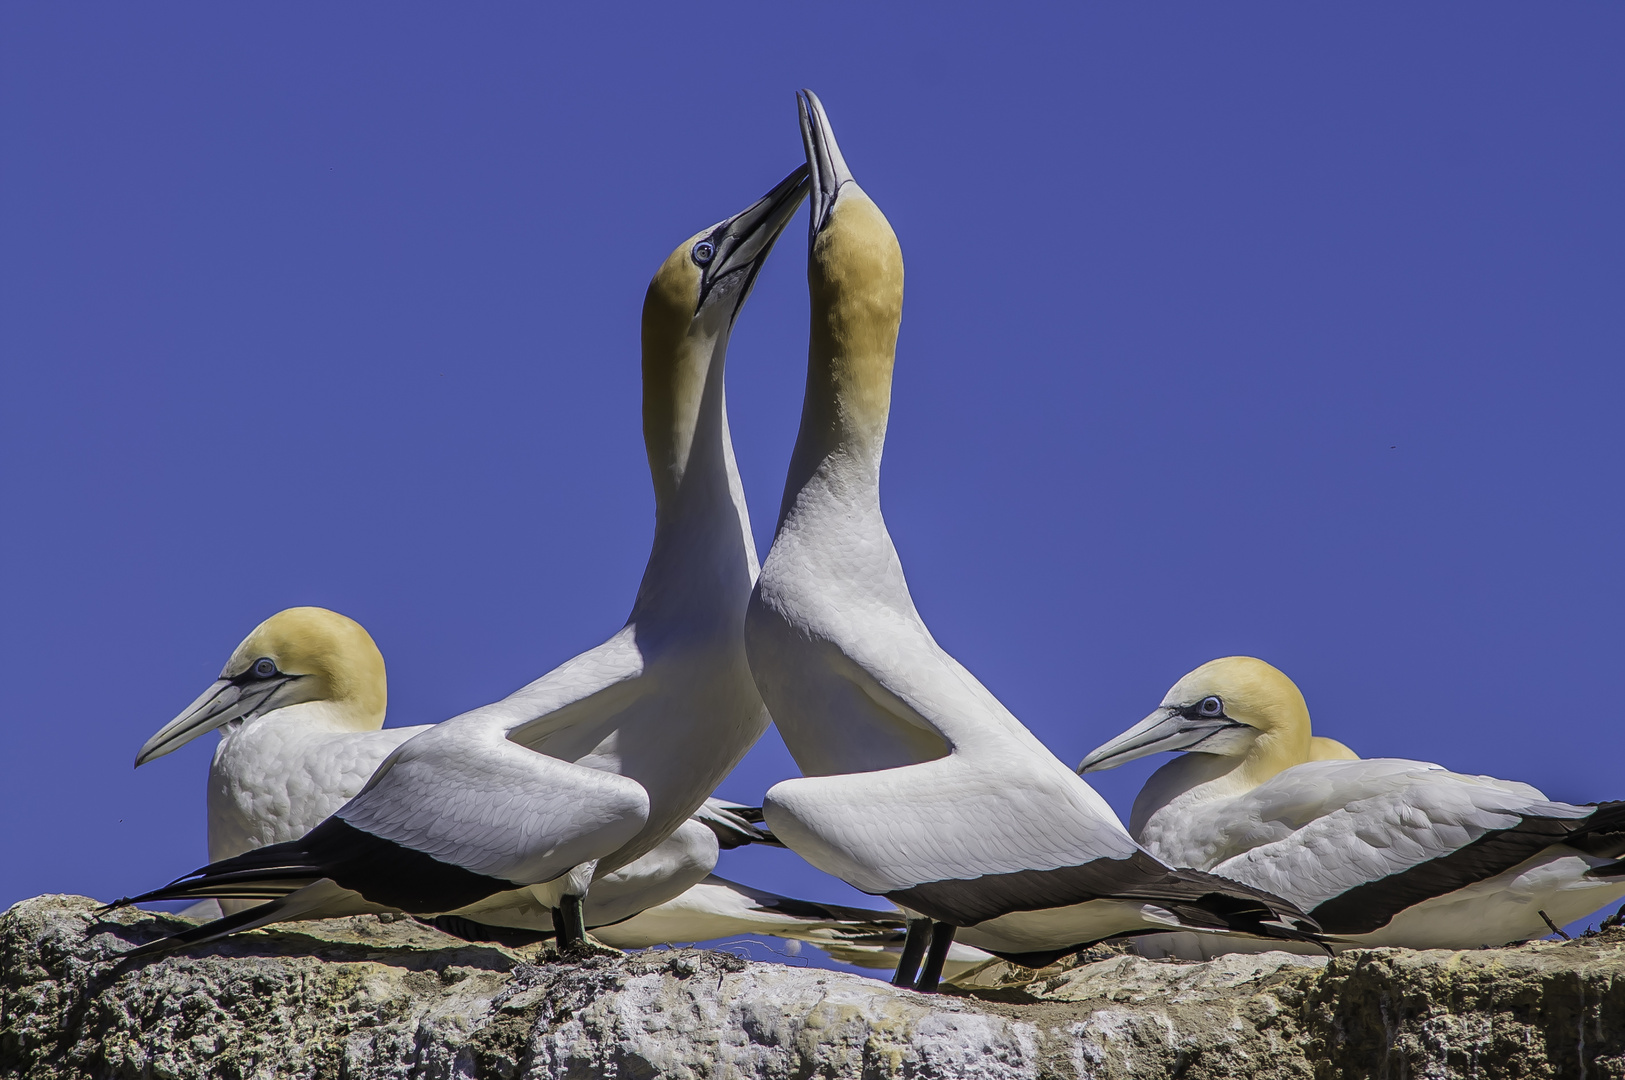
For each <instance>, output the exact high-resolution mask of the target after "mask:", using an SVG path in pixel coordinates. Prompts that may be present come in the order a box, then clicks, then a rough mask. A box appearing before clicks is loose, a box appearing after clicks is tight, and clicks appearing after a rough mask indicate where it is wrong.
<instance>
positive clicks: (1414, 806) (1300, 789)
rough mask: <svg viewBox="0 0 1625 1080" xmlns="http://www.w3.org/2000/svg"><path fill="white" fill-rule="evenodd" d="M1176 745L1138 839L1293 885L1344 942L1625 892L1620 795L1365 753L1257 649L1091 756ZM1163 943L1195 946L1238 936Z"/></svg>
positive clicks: (1457, 927)
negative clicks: (1317, 726) (1567, 795)
mask: <svg viewBox="0 0 1625 1080" xmlns="http://www.w3.org/2000/svg"><path fill="white" fill-rule="evenodd" d="M1163 750H1183V751H1187V753H1184V754H1181V755H1180V756H1179V757H1176V758H1175V759H1174V760H1172V761H1170V762H1169V763H1168V764H1166V765H1164V766H1163V767H1162V768H1160V769H1158V770H1157V772H1156V773H1155V774H1153V775H1152V777H1151V779H1150V780H1148V781H1147V782H1146V785H1145V787H1144V788H1143V789H1142V790H1141V792H1140V794H1139V796H1138V797H1137V798H1136V799H1135V800H1134V812H1133V815H1132V817H1131V819H1130V828H1131V830H1132V831H1133V833H1134V835H1135V837H1136V838H1137V839H1138V840H1139V841H1140V842H1141V843H1142V844H1144V845H1145V846H1146V848H1147V850H1149V851H1150V852H1151V853H1152V854H1153V855H1156V856H1157V857H1158V858H1160V859H1162V860H1163V861H1164V862H1168V863H1171V864H1173V865H1175V866H1190V867H1195V868H1197V869H1201V870H1208V871H1211V872H1213V873H1215V874H1221V875H1223V876H1225V877H1228V878H1234V879H1235V880H1237V881H1243V882H1246V883H1247V884H1249V885H1252V886H1254V887H1256V888H1260V889H1267V890H1269V891H1270V892H1272V893H1275V894H1277V895H1279V896H1284V897H1286V898H1287V899H1289V900H1291V901H1293V902H1294V903H1296V904H1297V905H1298V906H1299V907H1301V908H1303V909H1304V910H1305V911H1307V912H1309V913H1310V915H1312V916H1313V917H1314V918H1315V919H1316V921H1318V922H1319V923H1320V925H1321V928H1322V929H1323V930H1324V932H1325V933H1326V934H1327V935H1328V936H1329V937H1332V938H1334V939H1335V940H1336V942H1338V943H1340V944H1339V947H1350V946H1355V945H1357V946H1362V947H1363V946H1376V945H1403V946H1407V947H1409V948H1415V949H1467V948H1476V947H1478V946H1482V945H1492V946H1493V945H1505V944H1507V943H1508V942H1512V941H1520V940H1525V939H1528V938H1532V937H1540V936H1544V935H1545V934H1546V933H1548V932H1549V929H1550V927H1552V926H1554V925H1555V926H1561V925H1563V924H1564V923H1567V922H1572V921H1574V920H1575V919H1579V918H1582V917H1584V916H1585V915H1588V914H1590V913H1591V912H1593V911H1596V910H1597V909H1598V908H1600V907H1602V906H1603V905H1605V904H1608V903H1611V902H1613V901H1616V900H1618V899H1620V898H1621V897H1622V896H1625V862H1621V861H1618V858H1617V857H1618V856H1619V855H1621V854H1622V853H1625V802H1612V803H1603V804H1601V805H1595V806H1574V805H1571V804H1569V803H1560V802H1552V801H1550V800H1548V799H1547V798H1546V797H1545V796H1544V795H1543V794H1541V793H1540V792H1539V791H1537V790H1536V789H1534V788H1532V787H1530V786H1529V785H1528V784H1520V783H1517V782H1514V781H1510V780H1497V779H1495V778H1494V777H1489V776H1467V775H1464V774H1462V773H1454V772H1449V771H1447V770H1445V769H1443V768H1441V767H1439V766H1438V765H1434V764H1431V763H1429V762H1425V761H1408V760H1404V759H1401V758H1371V759H1369V760H1360V759H1358V758H1354V755H1353V753H1352V752H1351V751H1349V750H1348V748H1347V747H1344V746H1343V745H1342V744H1341V743H1337V742H1335V741H1333V740H1330V739H1326V740H1320V739H1319V738H1318V737H1317V736H1314V735H1312V734H1311V732H1310V727H1309V708H1308V706H1307V705H1306V704H1305V703H1304V699H1303V695H1302V694H1301V693H1300V692H1299V691H1298V688H1297V686H1295V685H1294V684H1293V682H1292V680H1291V679H1289V678H1287V677H1286V675H1285V674H1283V673H1282V672H1280V671H1278V670H1277V669H1275V668H1274V667H1271V666H1270V665H1269V664H1266V663H1265V662H1264V661H1262V660H1255V659H1253V658H1252V657H1248V656H1230V657H1225V658H1224V659H1221V660H1214V661H1211V662H1209V663H1206V664H1203V665H1202V666H1201V667H1199V668H1197V669H1196V670H1195V671H1192V672H1191V673H1190V674H1188V675H1186V676H1185V677H1184V678H1182V679H1180V680H1179V682H1177V683H1175V684H1174V687H1173V689H1172V690H1169V691H1168V694H1167V696H1166V697H1164V698H1163V700H1162V704H1161V705H1160V706H1159V707H1158V708H1157V710H1156V711H1155V712H1153V713H1152V714H1151V715H1150V716H1148V717H1146V718H1145V719H1144V720H1142V721H1140V722H1139V723H1138V724H1136V725H1134V726H1133V727H1132V728H1129V729H1128V730H1127V731H1125V732H1124V733H1123V734H1121V735H1119V736H1118V737H1117V738H1115V739H1112V740H1111V741H1110V742H1108V743H1106V744H1105V745H1103V746H1101V747H1100V748H1099V749H1097V750H1095V751H1094V752H1093V753H1091V754H1090V755H1089V756H1088V757H1086V758H1084V759H1083V761H1082V763H1081V764H1080V765H1079V766H1078V767H1079V769H1080V770H1082V771H1090V770H1094V769H1109V768H1112V767H1114V766H1116V765H1121V764H1122V763H1124V762H1126V761H1132V760H1134V759H1135V758H1138V757H1144V756H1145V755H1147V754H1154V753H1157V752H1159V751H1163ZM1548 920H1550V921H1548ZM1159 944H1162V945H1164V946H1166V947H1167V948H1168V949H1169V950H1171V951H1174V952H1176V953H1178V954H1180V955H1185V956H1188V957H1191V958H1201V957H1203V956H1205V955H1209V954H1212V953H1217V952H1224V951H1233V950H1234V949H1235V948H1236V945H1237V943H1235V942H1232V941H1225V942H1216V941H1213V940H1211V939H1208V938H1205V937H1202V938H1195V937H1192V936H1190V935H1178V936H1177V939H1166V940H1162V941H1159ZM1252 947H1253V948H1261V947H1266V946H1264V945H1262V943H1255V944H1254V945H1253V946H1252ZM1268 947H1278V946H1268Z"/></svg>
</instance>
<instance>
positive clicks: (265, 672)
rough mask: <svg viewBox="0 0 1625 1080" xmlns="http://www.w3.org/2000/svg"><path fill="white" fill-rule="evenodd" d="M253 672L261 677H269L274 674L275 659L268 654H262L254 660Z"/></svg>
mask: <svg viewBox="0 0 1625 1080" xmlns="http://www.w3.org/2000/svg"><path fill="white" fill-rule="evenodd" d="M254 674H255V675H257V676H258V677H260V678H262V679H269V678H270V677H271V676H272V675H275V674H276V661H275V660H272V659H271V658H270V657H269V656H262V657H260V658H259V659H258V660H256V661H254Z"/></svg>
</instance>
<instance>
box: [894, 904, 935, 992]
mask: <svg viewBox="0 0 1625 1080" xmlns="http://www.w3.org/2000/svg"><path fill="white" fill-rule="evenodd" d="M930 936H931V920H930V919H910V920H908V933H906V934H904V935H903V953H902V955H901V956H899V957H898V958H897V973H896V974H895V975H893V976H892V977H891V984H892V985H893V986H913V985H914V976H915V975H917V974H919V971H920V957H922V956H924V955H925V943H926V940H927V939H928V938H929V937H930Z"/></svg>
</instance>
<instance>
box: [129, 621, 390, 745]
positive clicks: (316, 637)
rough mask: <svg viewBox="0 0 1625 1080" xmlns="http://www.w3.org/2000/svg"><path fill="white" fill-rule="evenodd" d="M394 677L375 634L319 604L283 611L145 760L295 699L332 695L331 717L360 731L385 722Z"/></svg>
mask: <svg viewBox="0 0 1625 1080" xmlns="http://www.w3.org/2000/svg"><path fill="white" fill-rule="evenodd" d="M387 696H388V681H387V679H386V677H385V674H384V657H383V654H382V653H380V652H379V651H378V646H377V645H376V644H375V643H374V642H373V640H372V635H371V634H369V633H367V631H366V630H365V629H364V628H363V627H362V625H361V624H360V623H358V622H356V621H355V620H354V619H349V618H346V617H345V616H343V615H340V614H339V613H338V612H336V611H329V610H327V609H326V608H319V607H296V608H288V609H287V610H286V611H279V612H277V613H276V614H275V615H273V616H271V617H270V618H269V619H266V620H265V621H264V622H262V623H260V624H259V625H258V626H256V627H255V628H254V630H253V632H252V633H250V634H249V635H248V637H246V638H244V639H243V642H242V644H241V645H238V646H237V648H236V649H235V650H234V651H233V652H232V654H231V659H230V660H228V661H226V666H225V667H224V668H223V669H221V672H220V678H219V679H218V680H216V681H215V683H214V685H213V686H211V687H209V689H208V690H206V691H204V692H203V694H202V696H200V697H199V698H198V699H197V700H196V701H194V702H193V703H192V704H191V705H189V706H188V707H187V708H186V710H185V711H184V712H182V713H181V714H180V715H179V716H177V717H176V718H175V719H173V720H171V721H170V722H169V723H168V724H166V725H164V727H163V728H162V729H161V730H160V731H159V732H158V733H157V734H156V735H154V736H153V737H152V738H151V739H149V740H147V744H146V745H145V746H143V747H142V748H141V752H140V754H138V755H137V756H136V759H135V763H136V764H137V765H143V764H145V763H147V762H148V761H151V760H153V759H154V758H160V757H163V756H164V755H165V754H167V753H169V752H170V751H172V750H174V749H176V748H178V747H180V746H182V745H184V744H185V743H187V742H190V741H191V740H192V739H195V738H197V737H198V736H199V735H202V734H203V733H204V732H207V731H212V730H214V729H215V728H218V727H220V726H222V725H224V724H227V723H229V722H231V721H233V720H247V719H253V718H254V717H257V716H262V715H264V714H265V713H268V712H273V711H275V710H277V709H282V708H286V707H287V706H289V705H298V704H303V703H305V702H312V701H324V702H331V703H332V704H333V705H334V706H335V708H334V709H333V710H332V712H331V714H330V716H329V720H331V721H333V722H336V723H339V724H340V725H341V726H343V727H346V728H350V729H353V730H356V731H372V730H376V729H378V728H380V727H382V726H383V724H384V708H385V705H386V703H387Z"/></svg>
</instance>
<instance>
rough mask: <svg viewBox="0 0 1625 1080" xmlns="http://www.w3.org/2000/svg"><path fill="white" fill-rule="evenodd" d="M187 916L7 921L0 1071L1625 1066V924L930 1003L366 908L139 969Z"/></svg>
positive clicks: (56, 911)
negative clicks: (1487, 945) (492, 934)
mask: <svg viewBox="0 0 1625 1080" xmlns="http://www.w3.org/2000/svg"><path fill="white" fill-rule="evenodd" d="M177 924H178V920H176V919H174V918H171V917H167V916H161V915H154V914H152V913H149V912H141V911H132V910H125V911H119V912H113V913H109V914H106V915H98V914H97V913H96V905H95V903H94V902H93V901H90V900H86V899H84V898H82V897H68V896H45V897H39V898H36V899H33V900H28V901H24V902H22V903H20V904H18V905H16V906H15V907H13V908H12V909H11V910H10V911H9V912H7V913H6V914H5V915H4V916H0V1076H3V1077H8V1078H9V1077H17V1078H27V1080H46V1078H51V1080H56V1078H70V1077H72V1078H79V1077H87V1078H88V1077H96V1078H102V1077H157V1078H169V1077H188V1078H189V1077H199V1076H210V1077H225V1078H260V1077H266V1078H269V1077H279V1078H280V1077H338V1076H343V1077H352V1078H368V1080H370V1078H384V1077H475V1076H478V1077H502V1078H515V1080H518V1078H533V1077H628V1078H629V1077H638V1078H645V1077H662V1078H663V1077H681V1078H713V1077H729V1078H733V1077H739V1078H754V1077H762V1078H769V1077H771V1078H774V1080H778V1078H790V1077H797V1078H799V1077H830V1078H835V1077H863V1078H870V1077H909V1078H918V1080H930V1078H939V1077H940V1078H960V1077H965V1078H988V1080H993V1078H1001V1080H1002V1078H1006V1077H1008V1078H1018V1077H1089V1078H1092V1080H1108V1078H1109V1080H1119V1078H1122V1080H1128V1078H1142V1077H1175V1076H1178V1077H1186V1078H1190V1080H1200V1078H1206V1077H1215V1078H1216V1077H1256V1078H1261V1080H1275V1078H1305V1080H1309V1078H1313V1080H1323V1078H1325V1080H1329V1078H1332V1077H1339V1078H1341V1077H1386V1076H1393V1077H1420V1078H1431V1077H1440V1078H1443V1077H1456V1076H1480V1077H1486V1078H1498V1077H1508V1078H1510V1077H1577V1076H1582V1075H1584V1076H1589V1077H1610V1076H1611V1077H1622V1076H1625V980H1618V979H1616V976H1618V975H1620V974H1625V933H1620V932H1611V933H1609V934H1606V935H1601V936H1597V937H1593V938H1588V939H1582V940H1580V941H1576V942H1572V943H1565V944H1555V943H1536V944H1533V945H1528V946H1523V947H1520V948H1513V949H1487V950H1480V951H1477V952H1465V953H1457V952H1411V951H1408V950H1402V949H1377V950H1369V951H1362V952H1355V953H1349V954H1345V955H1343V956H1340V957H1337V958H1336V959H1333V960H1330V961H1327V960H1325V959H1322V958H1316V957H1302V956H1289V955H1287V954H1285V953H1265V954H1260V955H1238V956H1228V957H1224V958H1221V959H1219V960H1215V961H1210V962H1208V963H1205V964H1193V963H1183V962H1179V961H1167V960H1146V959H1142V958H1139V957H1133V956H1113V955H1104V956H1103V958H1098V959H1097V958H1091V960H1090V962H1085V963H1080V964H1077V965H1076V966H1072V967H1070V968H1065V967H1058V968H1055V969H1050V970H1047V971H1045V972H1042V973H1040V975H1039V977H1038V978H1036V979H1032V980H1029V981H1027V982H1026V983H1025V985H1022V986H1018V987H1011V986H1006V987H1004V988H1002V989H997V990H988V991H985V992H973V993H971V994H966V995H957V996H956V995H948V994H944V995H940V996H936V997H927V996H924V995H920V994H916V993H913V992H911V991H903V990H896V989H893V988H892V987H890V986H888V985H886V984H885V983H883V982H880V981H877V980H874V979H866V978H863V977H861V976H857V975H849V974H845V973H841V972H832V971H823V970H817V969H810V968H791V967H785V966H782V965H778V964H765V963H753V962H749V961H745V960H741V959H739V958H738V957H735V956H731V955H729V954H727V953H717V952H707V951H701V950H692V949H670V950H651V951H646V952H643V953H637V954H632V955H628V956H625V957H593V958H590V959H587V960H584V961H580V962H561V961H559V960H558V959H557V958H556V957H554V956H553V955H552V954H551V953H550V952H547V951H545V950H543V951H538V950H534V949H533V950H520V951H516V950H510V949H504V948H501V947H499V946H495V945H471V944H468V943H466V942H462V941H459V940H457V939H455V938H450V937H447V936H445V935H443V934H441V933H439V932H438V931H434V930H430V929H428V928H425V927H423V926H421V925H419V924H417V923H415V922H412V921H410V920H400V919H396V920H389V921H386V920H384V919H381V918H378V917H373V916H365V917H359V918H354V919H335V920H328V921H324V922H314V923H300V924H290V925H286V926H282V927H278V928H275V929H273V930H268V931H256V932H253V933H248V934H242V935H238V936H237V937H235V938H231V939H228V940H226V941H223V942H218V943H215V944H212V945H208V946H202V947H198V948H195V949H192V950H188V951H184V952H182V953H180V954H176V955H172V956H168V957H164V958H161V959H157V960H150V961H146V962H129V961H121V960H120V959H119V954H120V953H121V952H123V951H125V950H127V949H129V948H131V947H132V946H133V945H136V944H139V943H142V942H145V941H149V940H152V939H153V938H155V937H157V936H159V935H161V934H163V933H166V932H169V931H170V930H171V929H173V928H174V927H175V926H176V925H177ZM1616 983H1618V988H1617V989H1616Z"/></svg>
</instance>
